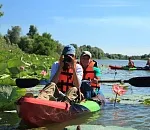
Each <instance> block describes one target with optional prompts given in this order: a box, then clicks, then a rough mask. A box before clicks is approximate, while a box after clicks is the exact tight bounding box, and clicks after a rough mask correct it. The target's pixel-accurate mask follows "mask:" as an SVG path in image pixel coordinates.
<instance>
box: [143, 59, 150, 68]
mask: <svg viewBox="0 0 150 130" xmlns="http://www.w3.org/2000/svg"><path fill="white" fill-rule="evenodd" d="M144 68H146V69H148V70H149V69H150V58H148V60H147V62H146V66H145V67H144Z"/></svg>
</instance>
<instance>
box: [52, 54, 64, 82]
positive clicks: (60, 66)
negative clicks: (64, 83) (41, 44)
mask: <svg viewBox="0 0 150 130" xmlns="http://www.w3.org/2000/svg"><path fill="white" fill-rule="evenodd" d="M63 66H64V63H63V56H61V58H60V61H59V67H58V70H57V71H56V73H55V75H54V77H53V78H52V79H51V82H54V83H55V84H57V83H58V80H59V79H58V78H59V75H60V73H61V71H62V68H63Z"/></svg>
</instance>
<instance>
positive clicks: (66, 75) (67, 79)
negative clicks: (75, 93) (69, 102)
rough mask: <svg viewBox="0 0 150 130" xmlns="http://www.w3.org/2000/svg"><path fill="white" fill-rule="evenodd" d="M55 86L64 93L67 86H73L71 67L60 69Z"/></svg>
mask: <svg viewBox="0 0 150 130" xmlns="http://www.w3.org/2000/svg"><path fill="white" fill-rule="evenodd" d="M57 86H58V89H59V90H60V91H61V92H63V93H65V92H66V91H67V90H68V89H69V88H71V87H74V85H73V70H72V69H68V70H67V71H61V73H60V75H59V77H58V83H57Z"/></svg>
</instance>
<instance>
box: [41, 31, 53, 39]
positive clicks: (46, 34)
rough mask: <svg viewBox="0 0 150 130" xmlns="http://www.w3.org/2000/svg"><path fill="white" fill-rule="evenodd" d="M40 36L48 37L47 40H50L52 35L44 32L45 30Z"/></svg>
mask: <svg viewBox="0 0 150 130" xmlns="http://www.w3.org/2000/svg"><path fill="white" fill-rule="evenodd" d="M42 36H43V37H45V38H47V39H49V40H51V37H52V35H51V34H50V33H46V32H45V33H43V34H42Z"/></svg>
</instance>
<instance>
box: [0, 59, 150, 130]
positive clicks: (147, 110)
mask: <svg viewBox="0 0 150 130" xmlns="http://www.w3.org/2000/svg"><path fill="white" fill-rule="evenodd" d="M98 62H99V65H100V66H101V70H102V77H101V78H102V79H122V80H125V79H130V78H132V77H134V76H150V71H142V70H139V71H136V70H134V71H126V70H117V71H115V70H110V69H108V65H110V64H111V65H126V64H127V61H126V60H98ZM145 63H146V61H135V65H136V66H145ZM102 65H103V66H102ZM128 86H129V89H128V92H127V93H126V94H125V95H123V96H121V97H119V98H120V99H121V102H120V103H118V104H116V107H114V106H113V104H112V103H107V104H106V106H105V107H103V109H102V110H101V111H99V112H96V113H91V114H89V115H85V116H82V117H80V118H78V119H75V120H71V121H69V122H64V123H62V124H50V125H48V126H46V128H45V129H49V130H62V129H63V128H64V127H65V126H67V125H75V124H92V125H93V124H95V125H102V126H118V127H123V128H129V127H130V128H134V129H137V130H150V123H149V122H150V106H144V105H141V104H140V103H141V101H142V100H144V99H146V98H150V88H137V87H133V86H130V85H128ZM111 88H112V87H111V84H102V85H101V89H102V91H103V93H104V95H105V97H106V98H114V97H115V95H114V94H113V92H112V89H111ZM36 90H37V89H36ZM18 122H19V118H18V117H17V115H16V113H0V125H1V126H0V129H13V128H14V127H15V125H17V123H18ZM6 125H11V127H6ZM39 129H41V128H39ZM117 130H119V128H118V129H117Z"/></svg>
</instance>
